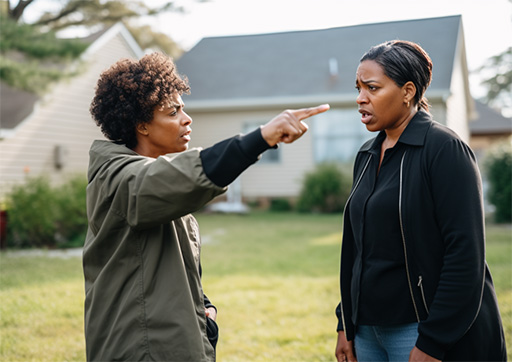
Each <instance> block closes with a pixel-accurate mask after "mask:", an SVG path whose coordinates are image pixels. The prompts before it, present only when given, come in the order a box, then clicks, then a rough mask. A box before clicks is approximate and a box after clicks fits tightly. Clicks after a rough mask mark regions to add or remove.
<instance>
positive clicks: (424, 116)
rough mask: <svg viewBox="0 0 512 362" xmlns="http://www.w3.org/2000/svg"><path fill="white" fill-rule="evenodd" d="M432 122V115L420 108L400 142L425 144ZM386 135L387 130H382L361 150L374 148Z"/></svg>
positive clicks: (415, 144) (416, 144)
mask: <svg viewBox="0 0 512 362" xmlns="http://www.w3.org/2000/svg"><path fill="white" fill-rule="evenodd" d="M431 124H432V115H431V114H430V113H428V112H426V111H424V110H423V109H420V110H419V111H418V112H416V114H415V115H414V117H412V119H411V121H410V122H409V124H408V125H407V127H406V128H405V130H404V131H403V132H402V134H401V135H400V138H399V139H398V142H400V143H404V144H407V145H411V146H420V147H421V146H423V145H424V144H425V135H426V134H427V131H428V129H429V128H430V125H431ZM384 137H385V131H381V132H380V133H379V135H377V137H375V138H373V139H372V140H370V141H369V142H366V143H365V144H364V145H363V146H362V147H361V149H360V152H368V151H370V150H371V149H372V148H374V147H377V145H380V144H381V143H382V140H383V138H384Z"/></svg>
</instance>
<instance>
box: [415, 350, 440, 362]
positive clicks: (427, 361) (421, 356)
mask: <svg viewBox="0 0 512 362" xmlns="http://www.w3.org/2000/svg"><path fill="white" fill-rule="evenodd" d="M409 362H441V360H440V359H437V358H434V357H431V356H429V355H428V354H426V353H425V352H423V351H422V350H420V349H418V348H416V347H414V348H413V349H412V351H411V354H409Z"/></svg>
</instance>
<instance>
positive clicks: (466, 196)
mask: <svg viewBox="0 0 512 362" xmlns="http://www.w3.org/2000/svg"><path fill="white" fill-rule="evenodd" d="M437 150H438V151H437ZM437 150H436V151H437V153H436V154H435V156H434V157H433V159H432V161H431V162H430V163H429V167H430V169H429V170H428V173H429V177H430V183H431V185H430V186H431V191H432V197H433V201H434V212H435V217H436V221H437V224H438V228H439V230H440V232H441V235H442V239H443V243H444V256H443V264H442V269H441V273H440V279H439V283H438V286H437V289H436V292H435V295H434V299H433V301H432V303H431V305H430V307H429V315H428V317H427V319H425V320H424V321H422V322H420V324H419V329H418V330H419V338H418V340H417V343H416V346H417V347H418V348H419V349H421V350H422V351H424V352H426V353H428V354H430V355H432V356H433V357H436V358H438V359H442V358H443V356H444V351H446V350H447V349H448V348H449V347H450V346H451V345H453V344H454V343H456V342H457V341H458V340H459V339H460V338H461V337H462V336H463V335H464V334H465V333H466V332H467V331H468V329H469V328H470V327H471V325H472V324H473V322H474V321H475V319H476V317H477V314H478V312H479V309H480V305H481V299H482V293H483V285H484V273H485V234H484V233H485V230H484V213H483V202H482V187H481V179H480V173H479V170H478V167H477V164H476V160H475V156H474V154H473V152H472V151H471V149H470V148H469V147H468V146H467V145H466V144H465V143H464V142H462V141H461V140H459V139H453V138H452V139H449V140H447V141H445V142H444V143H443V144H442V145H441V146H440V147H438V148H437Z"/></svg>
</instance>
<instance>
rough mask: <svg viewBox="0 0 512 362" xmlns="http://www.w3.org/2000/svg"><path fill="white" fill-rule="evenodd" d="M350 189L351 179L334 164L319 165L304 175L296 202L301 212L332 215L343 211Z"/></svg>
mask: <svg viewBox="0 0 512 362" xmlns="http://www.w3.org/2000/svg"><path fill="white" fill-rule="evenodd" d="M350 187H351V178H350V177H349V176H348V175H347V174H346V173H345V172H342V170H341V169H340V168H339V167H338V166H337V165H335V164H321V165H319V166H318V167H317V168H316V169H315V170H314V171H312V172H310V173H308V174H306V176H305V177H304V182H303V185H302V191H301V193H300V196H299V200H298V202H297V210H298V211H301V212H323V213H333V212H341V211H343V207H344V206H345V203H346V202H347V199H348V196H349V193H350Z"/></svg>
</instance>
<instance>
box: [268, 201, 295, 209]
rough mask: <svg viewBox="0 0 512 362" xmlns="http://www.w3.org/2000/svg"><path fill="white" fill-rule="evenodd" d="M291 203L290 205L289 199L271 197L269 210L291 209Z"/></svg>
mask: <svg viewBox="0 0 512 362" xmlns="http://www.w3.org/2000/svg"><path fill="white" fill-rule="evenodd" d="M291 210H292V205H290V201H288V200H287V199H272V200H271V201H270V211H276V212H281V211H291Z"/></svg>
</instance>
